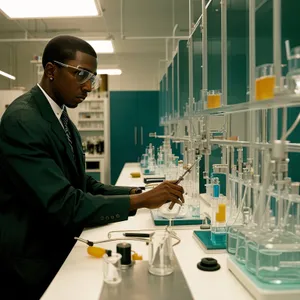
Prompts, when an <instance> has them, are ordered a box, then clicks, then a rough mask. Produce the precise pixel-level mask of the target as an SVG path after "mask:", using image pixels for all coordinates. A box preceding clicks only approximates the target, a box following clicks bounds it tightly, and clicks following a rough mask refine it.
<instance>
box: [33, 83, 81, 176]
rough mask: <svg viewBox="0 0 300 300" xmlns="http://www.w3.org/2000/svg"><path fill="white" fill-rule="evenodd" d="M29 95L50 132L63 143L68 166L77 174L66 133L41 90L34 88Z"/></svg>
mask: <svg viewBox="0 0 300 300" xmlns="http://www.w3.org/2000/svg"><path fill="white" fill-rule="evenodd" d="M31 93H32V95H33V96H34V98H35V100H36V105H37V107H38V108H39V110H40V112H41V114H42V116H43V118H44V119H45V120H47V121H48V122H50V123H51V127H52V131H53V132H54V133H55V135H56V136H57V138H58V139H59V140H60V141H61V142H62V143H63V145H64V146H65V151H66V153H67V156H68V158H69V164H70V166H71V167H72V168H73V171H75V172H76V173H77V174H78V171H77V168H76V165H75V162H74V158H73V152H72V150H71V147H70V145H69V142H68V139H67V136H66V133H65V131H64V129H63V127H62V126H61V124H60V123H59V121H58V119H57V117H56V116H55V114H54V112H53V110H52V108H51V106H50V104H49V102H48V100H47V99H46V97H45V95H44V94H43V92H42V91H41V89H40V88H39V87H38V86H35V87H33V88H32V89H31Z"/></svg>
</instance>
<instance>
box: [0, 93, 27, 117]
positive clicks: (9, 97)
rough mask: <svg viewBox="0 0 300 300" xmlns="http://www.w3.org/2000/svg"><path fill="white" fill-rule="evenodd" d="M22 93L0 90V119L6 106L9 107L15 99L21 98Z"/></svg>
mask: <svg viewBox="0 0 300 300" xmlns="http://www.w3.org/2000/svg"><path fill="white" fill-rule="evenodd" d="M22 94H23V91H18V90H15V91H14V90H0V118H1V116H2V115H3V113H4V111H5V109H6V107H5V106H6V105H9V104H10V103H11V102H12V101H14V100H15V99H16V98H18V97H19V96H21V95H22Z"/></svg>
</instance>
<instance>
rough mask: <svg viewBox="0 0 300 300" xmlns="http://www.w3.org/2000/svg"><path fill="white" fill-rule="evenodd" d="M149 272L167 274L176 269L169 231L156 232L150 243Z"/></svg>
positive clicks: (157, 274)
mask: <svg viewBox="0 0 300 300" xmlns="http://www.w3.org/2000/svg"><path fill="white" fill-rule="evenodd" d="M148 270H149V272H150V273H151V274H153V275H156V276H166V275H169V274H171V273H173V271H174V267H173V252H172V238H171V236H170V233H169V232H168V231H164V232H162V233H160V232H156V233H155V234H154V236H153V237H152V239H151V242H150V244H149V268H148Z"/></svg>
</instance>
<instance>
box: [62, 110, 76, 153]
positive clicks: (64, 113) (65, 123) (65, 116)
mask: <svg viewBox="0 0 300 300" xmlns="http://www.w3.org/2000/svg"><path fill="white" fill-rule="evenodd" d="M60 119H61V122H62V124H63V127H64V130H65V133H66V136H67V139H68V142H69V145H70V147H71V150H72V152H73V157H74V158H75V156H74V148H73V142H72V136H71V132H70V130H69V127H68V124H69V116H68V113H67V110H66V107H64V109H63V111H62V114H61V117H60Z"/></svg>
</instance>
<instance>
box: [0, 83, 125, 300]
mask: <svg viewBox="0 0 300 300" xmlns="http://www.w3.org/2000/svg"><path fill="white" fill-rule="evenodd" d="M70 131H71V134H72V135H73V147H74V152H75V161H76V163H75V162H74V158H73V153H72V151H71V148H70V145H69V144H68V140H67V137H66V134H65V132H64V130H63V128H62V126H61V124H60V123H59V121H58V119H57V117H56V116H55V114H54V112H53V110H52V108H51V106H50V104H49V102H48V100H47V99H46V98H45V96H44V94H43V93H42V91H41V90H40V89H39V87H37V86H35V87H34V88H33V89H32V90H31V91H29V92H28V93H26V94H24V95H22V96H21V97H19V98H18V99H16V100H15V101H14V102H13V103H12V104H11V105H10V106H9V107H8V108H7V110H6V111H5V113H4V115H3V117H2V120H1V124H0V274H1V275H3V276H5V280H2V279H1V280H0V292H1V291H2V289H3V288H5V286H4V285H6V286H7V285H8V284H10V282H11V283H12V281H13V283H12V288H13V289H14V291H13V290H12V292H17V289H18V287H19V290H20V291H21V290H22V288H24V291H25V290H26V289H28V296H26V292H22V293H23V294H22V295H23V298H24V299H27V298H26V297H28V299H29V298H31V299H34V298H35V297H39V296H40V294H41V293H43V291H44V290H45V288H46V287H47V285H48V284H49V282H50V281H51V279H52V278H53V277H54V275H55V274H56V272H57V271H58V269H59V267H60V266H61V264H62V263H63V261H64V260H65V258H66V257H67V255H68V253H69V252H70V250H71V249H72V247H73V245H74V237H75V236H78V235H80V233H81V232H82V230H83V228H84V227H86V226H97V225H103V224H107V223H109V222H116V221H122V220H126V219H127V218H128V215H129V204H130V203H129V195H128V194H129V191H130V188H128V187H115V186H109V185H104V184H101V183H98V182H97V181H95V180H94V179H93V178H91V177H90V176H88V175H86V174H85V161H84V153H83V151H82V147H81V139H80V135H79V133H78V131H77V129H76V128H75V126H74V124H70ZM112 195H113V196H112ZM83 259H84V258H83ZM78 271H80V270H78ZM1 272H2V273H1ZM3 276H1V278H3ZM1 284H2V289H1ZM3 286H4V287H3ZM32 291H34V293H31V292H32ZM24 293H25V294H24ZM3 299H13V298H10V297H8V298H3Z"/></svg>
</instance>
